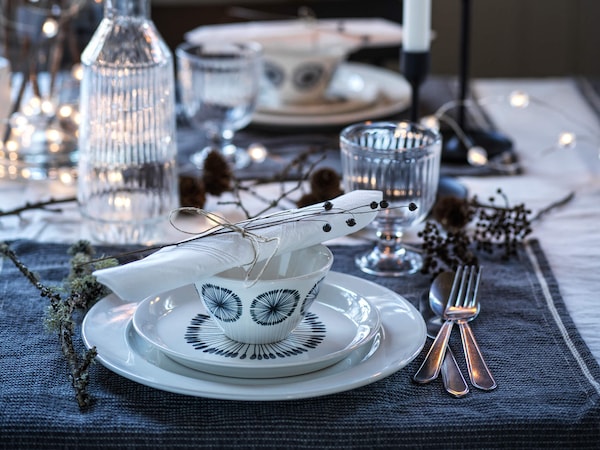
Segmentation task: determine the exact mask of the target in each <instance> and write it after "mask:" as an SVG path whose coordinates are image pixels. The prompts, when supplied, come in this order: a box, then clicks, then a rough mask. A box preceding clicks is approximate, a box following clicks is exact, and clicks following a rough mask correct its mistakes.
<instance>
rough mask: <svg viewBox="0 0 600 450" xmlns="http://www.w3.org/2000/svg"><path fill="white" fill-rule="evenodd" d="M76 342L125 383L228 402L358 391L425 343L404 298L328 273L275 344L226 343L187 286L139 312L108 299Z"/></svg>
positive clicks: (87, 321)
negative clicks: (293, 324)
mask: <svg viewBox="0 0 600 450" xmlns="http://www.w3.org/2000/svg"><path fill="white" fill-rule="evenodd" d="M82 333H83V338H84V341H85V343H86V345H87V346H88V347H90V348H91V347H96V350H97V352H98V360H99V361H100V362H101V363H102V364H103V365H104V366H106V367H107V368H109V369H110V370H112V371H114V372H116V373H118V374H120V375H122V376H124V377H126V378H129V379H131V380H134V381H137V382H139V383H141V384H144V385H147V386H151V387H155V388H158V389H162V390H165V391H170V392H177V393H181V394H187V395H193V396H201V397H211V398H222V399H235V400H283V399H296V398H307V397H314V396H319V395H326V394H331V393H335V392H341V391H345V390H349V389H353V388H356V387H358V386H363V385H366V384H368V383H372V382H374V381H376V380H378V379H381V378H383V377H386V376H388V375H390V374H391V373H393V372H395V371H397V370H399V369H400V368H402V367H404V366H405V365H406V364H408V363H409V362H410V361H412V360H413V359H414V358H415V357H416V355H418V354H419V352H420V351H421V349H422V347H423V345H424V343H425V338H426V328H425V323H424V321H423V319H422V317H421V315H420V314H419V312H418V311H417V310H416V309H415V308H414V307H413V306H412V305H410V303H408V302H407V301H406V300H405V299H404V298H402V297H401V296H399V295H398V294H396V293H394V292H392V291H390V290H388V289H386V288H383V287H381V286H379V285H377V284H374V283H371V282H368V281H365V280H362V279H360V278H356V277H352V276H349V275H345V274H340V273H336V272H330V273H329V275H328V276H327V278H326V279H325V281H324V282H323V285H322V288H321V290H320V293H319V297H318V298H317V300H316V301H315V302H314V303H313V305H312V306H311V309H310V311H309V312H308V314H307V315H306V317H305V319H304V320H303V321H302V323H301V324H300V325H299V326H298V327H297V328H296V329H295V330H294V332H293V333H292V334H291V335H290V336H289V337H288V338H287V339H285V340H284V341H281V342H278V343H274V344H261V345H259V344H240V343H237V342H235V341H232V340H230V339H228V338H227V337H225V336H224V335H223V334H222V333H221V332H220V330H219V328H218V327H217V325H216V324H215V323H214V322H213V321H212V320H211V319H210V317H209V316H208V315H207V314H206V311H205V309H204V306H203V305H202V302H201V301H200V299H199V298H198V294H197V293H196V291H195V289H194V287H193V286H184V287H181V288H178V289H175V290H172V291H169V292H166V293H163V294H160V295H157V296H155V297H151V298H148V299H146V300H144V301H143V302H141V303H139V304H136V303H125V302H123V301H122V300H121V299H119V298H118V297H116V296H115V295H110V296H108V297H106V298H104V299H102V300H101V301H100V302H98V303H97V304H96V305H94V307H93V308H92V309H91V310H90V311H89V312H88V314H87V315H86V317H85V319H84V322H83V328H82ZM257 388H259V389H257Z"/></svg>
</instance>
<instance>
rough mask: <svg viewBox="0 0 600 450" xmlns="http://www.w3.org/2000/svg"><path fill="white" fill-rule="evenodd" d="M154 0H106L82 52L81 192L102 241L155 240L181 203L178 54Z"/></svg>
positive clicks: (87, 222)
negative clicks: (161, 29) (156, 18)
mask: <svg viewBox="0 0 600 450" xmlns="http://www.w3.org/2000/svg"><path fill="white" fill-rule="evenodd" d="M148 12H149V3H148V0H141V1H140V0H112V1H111V0H108V1H107V2H106V3H105V14H104V18H103V20H102V22H101V23H100V25H99V27H98V29H97V31H96V33H95V34H94V36H93V37H92V39H91V41H90V43H89V44H88V46H87V47H86V49H85V50H84V52H83V54H82V56H81V62H82V66H83V79H82V82H81V90H80V114H81V125H80V129H79V146H80V160H79V167H78V176H79V181H78V183H79V184H78V200H79V204H80V209H81V213H82V216H83V218H84V225H85V226H86V227H87V229H88V231H89V232H90V233H91V235H92V236H93V238H95V239H97V240H99V241H103V242H117V243H136V242H137V243H149V242H152V241H156V240H159V239H160V236H158V235H157V234H158V232H159V227H157V225H158V224H159V223H160V222H165V221H166V220H167V217H168V215H169V213H170V212H171V210H173V209H174V208H176V207H177V204H178V195H177V167H176V152H177V148H176V137H175V132H176V128H175V79H174V67H173V56H172V54H171V52H170V50H169V49H168V47H167V46H166V44H165V43H164V41H163V39H162V38H161V36H160V35H159V33H158V32H157V30H156V28H155V27H154V24H153V23H152V21H151V20H150V19H149V18H148Z"/></svg>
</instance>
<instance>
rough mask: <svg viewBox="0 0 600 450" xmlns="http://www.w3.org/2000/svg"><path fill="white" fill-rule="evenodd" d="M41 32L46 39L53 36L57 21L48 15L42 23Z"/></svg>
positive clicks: (56, 31) (56, 28)
mask: <svg viewBox="0 0 600 450" xmlns="http://www.w3.org/2000/svg"><path fill="white" fill-rule="evenodd" d="M42 33H44V36H45V37H47V38H48V39H50V38H53V37H54V36H56V34H57V33H58V22H57V21H56V19H55V18H53V17H48V18H47V19H46V21H45V22H44V24H43V25H42Z"/></svg>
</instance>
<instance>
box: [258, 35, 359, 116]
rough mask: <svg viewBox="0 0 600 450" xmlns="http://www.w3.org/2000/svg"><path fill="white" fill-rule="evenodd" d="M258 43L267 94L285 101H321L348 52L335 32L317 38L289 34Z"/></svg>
mask: <svg viewBox="0 0 600 450" xmlns="http://www.w3.org/2000/svg"><path fill="white" fill-rule="evenodd" d="M262 45H263V51H264V67H265V79H266V80H265V89H266V90H267V95H269V96H270V97H271V100H274V101H278V102H282V103H289V104H307V103H318V102H322V101H323V100H324V99H325V97H326V93H327V89H328V88H329V84H330V82H331V80H332V78H333V75H334V74H335V71H336V69H337V68H338V66H339V65H340V64H341V63H342V62H343V61H345V59H346V56H347V53H348V46H347V43H346V42H344V41H342V40H341V38H336V36H335V35H334V36H331V37H329V38H328V39H324V38H323V37H320V38H319V39H318V40H312V39H311V38H310V35H309V36H307V35H301V36H298V37H296V38H294V37H293V36H290V37H286V38H285V39H280V40H278V41H276V42H263V43H262Z"/></svg>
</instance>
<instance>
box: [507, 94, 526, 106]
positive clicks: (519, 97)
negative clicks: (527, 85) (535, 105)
mask: <svg viewBox="0 0 600 450" xmlns="http://www.w3.org/2000/svg"><path fill="white" fill-rule="evenodd" d="M509 102H510V106H512V107H513V108H519V109H523V108H527V106H529V95H528V94H527V93H526V92H523V91H513V92H511V94H510V96H509Z"/></svg>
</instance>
